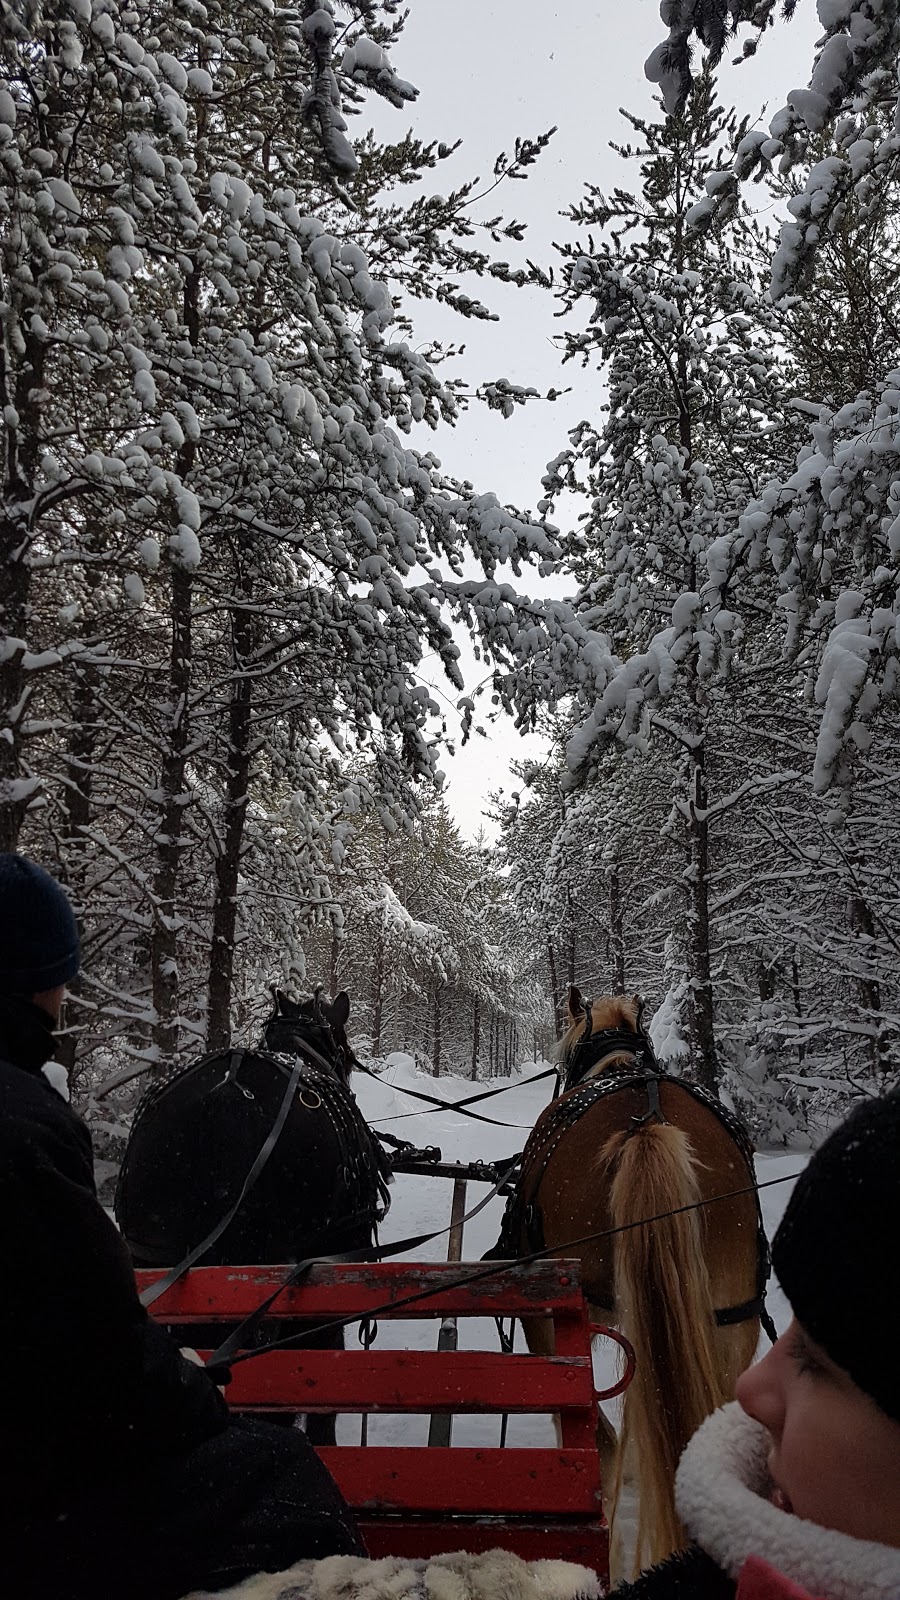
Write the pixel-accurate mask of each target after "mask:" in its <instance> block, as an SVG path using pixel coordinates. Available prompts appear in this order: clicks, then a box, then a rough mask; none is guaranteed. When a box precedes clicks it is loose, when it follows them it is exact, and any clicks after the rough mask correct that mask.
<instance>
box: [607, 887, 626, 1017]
mask: <svg viewBox="0 0 900 1600" xmlns="http://www.w3.org/2000/svg"><path fill="white" fill-rule="evenodd" d="M609 939H610V945H611V947H612V958H613V994H624V993H625V935H624V930H623V927H622V886H621V882H620V880H619V867H618V863H617V862H614V863H613V865H612V867H611V868H610V873H609Z"/></svg>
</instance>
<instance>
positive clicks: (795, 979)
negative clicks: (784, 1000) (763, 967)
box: [791, 950, 806, 1067]
mask: <svg viewBox="0 0 900 1600" xmlns="http://www.w3.org/2000/svg"><path fill="white" fill-rule="evenodd" d="M791 985H792V988H793V991H794V1010H795V1012H796V1013H797V1022H798V1023H800V1022H802V1020H803V996H802V992H801V989H800V967H799V965H798V962H797V952H796V950H794V951H793V952H792V954H791ZM805 1056H806V1045H805V1044H804V1043H803V1041H802V1039H801V1040H799V1041H798V1044H797V1061H798V1063H799V1065H800V1066H801V1067H802V1065H803V1061H804V1057H805Z"/></svg>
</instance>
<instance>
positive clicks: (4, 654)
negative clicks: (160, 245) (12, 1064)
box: [0, 262, 45, 851]
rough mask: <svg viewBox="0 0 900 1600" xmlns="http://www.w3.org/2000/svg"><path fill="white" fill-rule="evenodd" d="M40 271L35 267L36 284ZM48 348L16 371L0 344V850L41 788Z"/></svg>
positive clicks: (27, 354) (28, 356) (13, 843)
mask: <svg viewBox="0 0 900 1600" xmlns="http://www.w3.org/2000/svg"><path fill="white" fill-rule="evenodd" d="M41 271H43V263H39V262H35V263H34V277H35V279H36V278H37V276H38V274H39V273H40V272H41ZM44 360H45V347H44V345H43V344H41V342H40V341H39V340H38V339H36V338H35V337H34V335H33V334H31V333H26V335H25V340H24V351H23V352H22V356H21V359H20V360H19V362H18V363H17V366H16V368H15V370H14V371H10V369H9V364H8V345H7V341H6V338H5V336H4V337H3V338H0V408H2V407H6V406H8V407H9V408H10V411H9V415H10V416H12V415H13V414H15V416H16V417H17V420H16V421H15V422H12V421H6V420H3V421H2V422H0V440H2V454H3V463H2V465H3V502H2V506H0V850H9V851H14V850H15V849H16V847H17V845H18V842H19V833H20V831H21V827H22V822H23V819H24V816H25V812H26V809H27V806H28V803H29V801H30V800H31V799H32V797H33V796H34V794H35V792H36V791H37V788H38V783H37V780H36V779H34V778H30V777H29V776H28V775H27V774H26V773H25V772H24V770H23V766H22V723H23V721H24V719H25V716H26V713H27V708H28V703H29V701H30V699H31V694H32V690H33V685H34V682H35V680H34V678H33V677H30V675H29V674H28V673H26V672H25V670H24V667H23V658H24V654H25V650H26V645H27V638H26V636H27V632H28V605H29V599H30V594H31V572H30V568H29V566H28V557H29V553H30V550H31V543H32V540H33V539H34V536H35V531H36V530H35V528H34V527H32V526H31V513H32V508H33V505H34V494H35V482H36V477H37V466H38V459H39V452H40V442H39V435H40V408H39V402H38V400H37V398H36V397H37V395H38V394H39V393H40V391H41V390H42V389H43V386H44Z"/></svg>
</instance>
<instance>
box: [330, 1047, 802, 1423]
mask: <svg viewBox="0 0 900 1600" xmlns="http://www.w3.org/2000/svg"><path fill="white" fill-rule="evenodd" d="M547 1065H548V1063H547V1062H525V1063H524V1064H523V1066H522V1068H521V1071H520V1072H519V1073H518V1074H516V1075H515V1076H513V1077H512V1078H511V1079H509V1080H504V1079H497V1080H496V1083H495V1084H481V1083H475V1084H473V1083H472V1082H471V1081H469V1080H468V1079H463V1078H453V1077H442V1078H438V1079H435V1078H431V1077H425V1076H422V1075H421V1074H419V1073H418V1072H417V1071H416V1069H415V1065H414V1063H413V1061H412V1058H411V1057H409V1056H403V1055H399V1054H398V1055H395V1056H392V1057H390V1058H389V1060H388V1065H387V1068H386V1070H385V1071H384V1073H383V1075H382V1077H381V1079H380V1081H377V1082H376V1081H375V1080H374V1079H373V1078H370V1077H367V1076H365V1075H363V1074H361V1073H356V1074H355V1075H354V1078H353V1089H354V1093H355V1094H356V1097H357V1099H358V1101H359V1105H360V1108H361V1110H362V1112H363V1114H364V1116H365V1117H366V1118H367V1120H368V1121H369V1122H370V1123H371V1124H372V1126H373V1127H375V1128H381V1129H383V1130H385V1131H386V1132H388V1133H392V1134H394V1135H395V1136H396V1137H398V1138H403V1139H409V1140H410V1141H411V1142H412V1143H414V1144H416V1145H429V1144H430V1145H438V1146H440V1149H441V1152H442V1155H443V1158H444V1160H445V1161H478V1160H483V1161H495V1162H497V1161H500V1160H502V1158H504V1157H506V1156H513V1155H515V1154H516V1152H517V1151H519V1150H521V1149H522V1147H523V1145H524V1143H525V1140H526V1138H527V1137H528V1134H529V1132H530V1131H531V1128H532V1127H533V1126H534V1123H535V1121H536V1119H537V1117H538V1115H539V1113H540V1112H541V1111H542V1110H543V1108H544V1106H545V1105H546V1104H547V1102H548V1101H549V1099H550V1095H551V1092H552V1088H553V1080H552V1079H544V1080H543V1082H541V1083H528V1082H527V1081H525V1080H527V1079H528V1078H529V1077H531V1076H533V1075H534V1074H535V1073H537V1072H539V1071H541V1069H542V1068H544V1067H546V1066H547ZM507 1082H508V1083H509V1085H510V1087H509V1088H508V1090H507V1091H506V1092H505V1093H504V1094H502V1095H498V1096H497V1097H496V1098H495V1099H493V1100H488V1101H484V1102H482V1103H481V1104H480V1105H478V1106H475V1107H474V1108H473V1109H474V1110H476V1111H480V1112H482V1113H483V1114H484V1115H485V1116H490V1117H493V1118H496V1119H497V1120H498V1121H503V1122H506V1123H508V1124H509V1126H508V1127H506V1128H498V1127H493V1126H491V1125H490V1124H488V1123H481V1122H473V1121H472V1120H471V1119H470V1118H469V1117H466V1116H465V1115H463V1114H462V1113H460V1112H454V1110H453V1102H454V1101H456V1100H461V1099H463V1098H464V1097H465V1096H466V1095H469V1094H473V1093H477V1092H478V1091H479V1090H480V1089H482V1088H489V1087H495V1086H496V1087H497V1088H499V1087H501V1086H502V1085H503V1084H504V1083H507ZM404 1087H405V1088H409V1089H418V1090H419V1091H420V1092H424V1093H426V1094H433V1095H436V1096H439V1097H440V1098H441V1099H442V1100H446V1101H447V1102H448V1109H447V1110H446V1111H443V1110H441V1111H434V1112H429V1111H427V1110H426V1108H425V1107H420V1108H419V1109H418V1110H417V1109H416V1106H417V1102H416V1101H415V1100H413V1099H411V1098H410V1097H409V1096H408V1095H406V1094H404V1093H403V1089H404ZM806 1160H807V1157H806V1156H804V1155H800V1154H797V1153H796V1152H794V1153H780V1154H772V1155H760V1156H758V1157H757V1161H756V1170H757V1174H758V1177H759V1179H760V1182H767V1181H769V1180H771V1179H787V1178H793V1177H795V1176H796V1175H797V1173H799V1172H800V1171H801V1170H802V1168H803V1167H804V1166H805V1164H806ZM487 1188H488V1186H487V1185H486V1184H480V1183H470V1184H469V1188H468V1199H467V1210H471V1209H472V1208H473V1207H474V1206H475V1205H476V1204H477V1203H478V1201H479V1200H480V1199H481V1198H482V1197H483V1196H484V1194H485V1193H486V1191H487ZM791 1188H792V1184H791V1182H790V1181H785V1182H779V1183H778V1184H777V1185H776V1186H775V1187H772V1188H769V1189H763V1190H762V1193H761V1200H762V1207H763V1215H764V1217H765V1221H766V1227H767V1229H768V1232H769V1236H770V1238H771V1235H772V1233H773V1232H774V1230H775V1228H776V1227H777V1225H778V1221H779V1219H780V1217H781V1215H782V1212H783V1211H784V1208H785V1206H786V1204H787V1200H788V1195H789V1194H790V1191H791ZM392 1192H393V1200H392V1204H391V1209H390V1212H389V1214H388V1216H387V1218H386V1220H385V1222H384V1224H383V1226H382V1229H381V1241H382V1243H383V1244H389V1243H390V1242H391V1241H392V1240H394V1239H403V1238H406V1237H408V1236H409V1235H412V1234H416V1233H425V1232H431V1231H432V1230H437V1229H441V1228H446V1227H447V1225H448V1223H449V1220H450V1197H451V1193H452V1185H451V1184H450V1183H449V1182H448V1180H447V1179H445V1178H424V1177H414V1176H406V1175H402V1174H401V1175H398V1177H397V1178H396V1179H395V1181H394V1186H393V1191H392ZM503 1207H504V1202H503V1200H502V1199H500V1198H499V1197H498V1198H495V1199H493V1200H492V1201H491V1202H490V1203H489V1205H487V1206H486V1207H485V1209H484V1211H482V1212H481V1213H480V1214H479V1216H477V1217H475V1218H473V1220H472V1221H471V1222H470V1223H468V1224H467V1225H466V1229H465V1235H464V1241H463V1259H464V1260H466V1261H477V1260H478V1259H479V1258H480V1257H481V1255H482V1254H483V1252H484V1251H485V1250H487V1249H488V1248H489V1246H490V1245H492V1244H493V1243H494V1242H495V1241H496V1238H497V1234H498V1231H499V1227H500V1219H501V1217H502V1215H503ZM446 1255H447V1236H446V1234H445V1235H444V1236H443V1237H441V1238H438V1239H434V1240H432V1241H431V1243H430V1244H429V1245H426V1246H425V1247H424V1248H419V1249H418V1250H416V1251H413V1252H410V1256H409V1259H417V1260H430V1261H443V1260H445V1259H446ZM399 1259H401V1260H402V1259H404V1258H403V1257H400V1258H399ZM769 1309H770V1311H771V1313H772V1315H773V1317H774V1319H775V1322H776V1324H777V1326H778V1328H779V1329H782V1328H784V1327H785V1326H786V1325H787V1323H788V1321H789V1318H790V1313H789V1311H788V1308H787V1302H786V1301H785V1299H784V1296H783V1295H782V1294H781V1292H780V1290H779V1289H778V1287H777V1285H774V1284H773V1286H772V1288H771V1290H770V1294H769ZM437 1326H438V1325H437V1322H436V1320H433V1319H426V1320H420V1321H409V1322H401V1321H399V1320H398V1321H395V1322H386V1321H385V1322H382V1323H381V1324H380V1326H379V1334H378V1345H379V1347H380V1348H382V1349H385V1348H390V1347H398V1348H402V1349H434V1348H435V1346H436V1340H437ZM352 1338H353V1333H352V1330H348V1333H347V1343H348V1346H349V1345H350V1343H351V1340H352ZM459 1344H460V1348H462V1349H496V1348H497V1334H496V1330H495V1328H494V1325H493V1323H492V1322H488V1323H485V1322H484V1321H482V1320H480V1319H469V1320H466V1321H464V1322H462V1323H461V1324H460V1329H459ZM519 1346H521V1347H522V1348H524V1345H522V1336H521V1329H518V1330H517V1347H519ZM594 1364H595V1371H596V1376H597V1381H598V1383H603V1384H609V1383H610V1382H611V1381H612V1378H613V1374H614V1371H615V1361H614V1357H613V1353H612V1350H611V1348H609V1347H608V1346H607V1348H603V1347H602V1342H599V1341H598V1348H597V1350H596V1353H595V1363H594ZM427 1429H428V1419H427V1418H425V1417H387V1416H381V1417H374V1418H372V1419H371V1421H370V1425H369V1439H370V1442H371V1443H372V1444H379V1445H385V1444H398V1443H401V1442H402V1443H407V1444H414V1443H415V1444H419V1443H424V1442H425V1438H426V1435H427ZM497 1429H498V1424H497V1420H496V1418H493V1417H461V1418H457V1419H456V1420H455V1422H454V1428H453V1441H454V1443H455V1444H460V1445H463V1444H472V1445H474V1444H480V1445H488V1444H496V1443H497V1442H498V1439H497ZM358 1437H359V1430H358V1424H357V1423H356V1421H355V1420H354V1419H352V1418H344V1419H342V1420H341V1422H340V1423H339V1433H338V1438H339V1440H340V1439H343V1440H344V1441H346V1442H348V1443H349V1442H351V1441H352V1440H353V1439H356V1438H358ZM508 1443H509V1444H511V1445H535V1444H552V1443H553V1433H552V1424H551V1422H550V1419H549V1418H544V1417H513V1418H511V1419H510V1425H509V1436H508Z"/></svg>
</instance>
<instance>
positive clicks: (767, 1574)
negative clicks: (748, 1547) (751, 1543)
mask: <svg viewBox="0 0 900 1600" xmlns="http://www.w3.org/2000/svg"><path fill="white" fill-rule="evenodd" d="M735 1600H816V1597H815V1595H811V1594H810V1593H809V1590H808V1589H801V1587H800V1585H799V1583H793V1582H792V1581H791V1579H790V1578H785V1577H784V1576H783V1575H782V1574H781V1573H780V1572H776V1570H775V1568H774V1567H770V1566H769V1563H768V1561H761V1560H760V1559H759V1556H748V1557H747V1560H746V1561H745V1562H744V1565H743V1566H742V1567H741V1570H740V1574H739V1576H738V1586H737V1594H736V1596H735Z"/></svg>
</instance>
